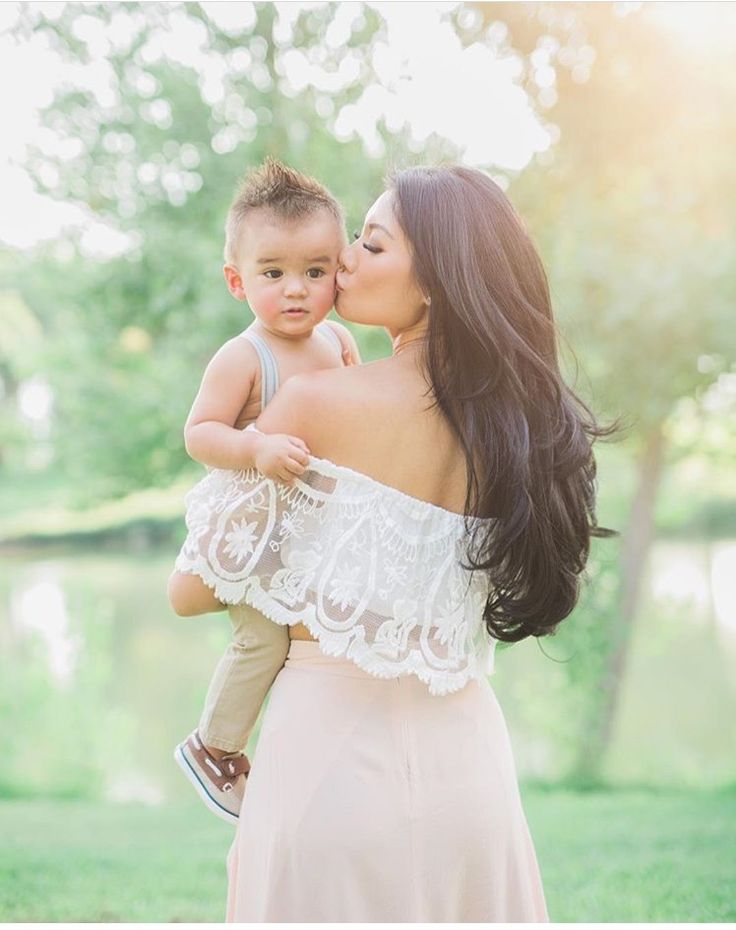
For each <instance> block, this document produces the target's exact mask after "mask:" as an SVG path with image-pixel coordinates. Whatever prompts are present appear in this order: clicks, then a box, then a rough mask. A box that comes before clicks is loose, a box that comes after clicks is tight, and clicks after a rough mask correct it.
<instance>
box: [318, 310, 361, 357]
mask: <svg viewBox="0 0 736 930" xmlns="http://www.w3.org/2000/svg"><path fill="white" fill-rule="evenodd" d="M325 322H326V323H327V324H328V326H331V327H332V329H333V330H334V331H335V332H336V333H337V336H338V338H339V340H340V343H341V345H342V360H343V362H344V363H345V364H346V365H360V364H361V363H362V360H361V357H360V350H359V349H358V343H357V342H356V341H355V337H354V336H353V334H352V333H351V332H350V330H349V329H348V328H347V326H345V325H343V324H342V323H338V322H337V320H325Z"/></svg>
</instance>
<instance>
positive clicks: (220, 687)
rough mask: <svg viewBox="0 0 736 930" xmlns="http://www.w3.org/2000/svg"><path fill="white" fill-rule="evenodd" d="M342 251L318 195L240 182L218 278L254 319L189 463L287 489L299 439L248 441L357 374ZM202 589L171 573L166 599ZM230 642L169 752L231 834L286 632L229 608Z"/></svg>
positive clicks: (192, 429) (208, 388)
mask: <svg viewBox="0 0 736 930" xmlns="http://www.w3.org/2000/svg"><path fill="white" fill-rule="evenodd" d="M344 245H345V231H344V221H343V214H342V210H341V208H340V206H339V204H338V203H337V201H336V200H335V199H334V197H333V196H332V195H331V194H330V193H329V192H328V191H327V190H326V189H325V188H324V187H322V185H321V184H319V183H318V182H317V181H315V180H314V179H312V178H309V177H306V176H305V175H302V174H300V173H299V172H297V171H294V170H292V169H290V168H287V167H285V166H284V165H281V164H279V163H278V162H276V161H273V160H272V159H267V160H266V162H265V163H264V164H263V166H262V167H261V168H259V169H257V170H255V171H253V172H252V173H251V174H250V175H248V176H247V178H246V180H245V182H244V184H243V186H242V188H241V189H240V191H239V193H238V195H237V196H236V198H235V200H234V201H233V204H232V206H231V207H230V211H229V213H228V217H227V224H226V241H225V266H224V274H225V280H226V282H227V286H228V289H229V291H230V293H231V294H232V295H233V297H235V298H236V299H237V300H247V301H248V303H249V305H250V308H251V310H252V311H253V314H254V316H255V320H254V321H253V323H252V324H251V325H250V326H249V327H248V328H247V329H246V330H245V331H244V332H242V333H240V334H239V335H238V336H236V337H235V338H233V339H231V340H230V341H229V342H227V343H225V345H224V346H222V347H221V348H220V349H219V350H218V351H217V352H216V353H215V355H214V357H213V358H212V360H211V361H210V363H209V365H208V366H207V369H206V371H205V373H204V377H203V379H202V384H201V386H200V389H199V392H198V394H197V396H196V398H195V400H194V404H193V406H192V409H191V411H190V413H189V417H188V419H187V422H186V426H185V429H184V436H185V442H186V448H187V452H188V453H189V455H190V456H191V457H192V458H194V459H196V460H197V461H198V462H202V463H203V464H204V465H207V466H210V467H215V468H227V469H236V470H239V469H244V468H256V469H258V471H260V472H262V473H263V474H264V475H266V477H268V478H272V479H274V480H277V481H283V482H291V481H293V479H294V478H295V477H298V476H299V475H300V474H302V472H303V471H304V469H305V466H307V465H308V463H309V449H308V448H307V446H306V444H305V443H304V442H303V441H302V440H301V439H299V437H297V436H288V435H285V434H265V433H259V432H254V431H253V430H248V431H247V432H244V430H245V427H246V426H247V425H248V424H249V423H253V422H254V421H255V420H256V419H257V418H258V415H259V414H260V412H261V410H263V408H264V407H265V406H266V404H267V403H268V402H269V401H270V399H271V397H273V395H274V393H275V392H276V390H277V388H278V386H279V383H283V381H285V380H286V379H287V378H289V377H291V376H292V375H294V374H298V373H300V372H305V371H312V370H315V369H321V368H336V367H339V366H341V365H344V364H359V363H360V355H359V352H358V347H357V345H356V342H355V339H354V338H353V336H352V335H351V333H350V331H349V330H348V329H347V328H346V327H345V326H343V325H342V324H341V323H337V322H334V321H332V320H329V321H328V320H325V317H326V316H327V314H328V313H329V311H330V309H331V308H332V305H333V302H334V297H335V273H336V271H337V260H338V255H339V253H340V251H341V250H342V248H343V247H344ZM192 583H194V584H200V579H199V578H196V577H194V576H192V575H187V574H181V573H179V572H177V571H175V572H174V573H173V574H172V576H171V578H170V580H169V598H170V600H171V601H172V604H174V605H175V606H176V602H177V593H178V592H182V591H184V590H185V589H186V588H187V586H188V585H191V584H192ZM229 614H230V619H231V622H232V625H233V639H232V642H231V644H230V646H229V647H228V649H227V651H226V652H225V654H224V655H223V657H222V659H221V660H220V663H219V664H218V666H217V668H216V670H215V673H214V676H213V678H212V681H211V682H210V686H209V690H208V692H207V698H206V701H205V708H204V712H203V714H202V717H201V720H200V722H199V727H198V729H196V730H195V731H194V732H193V733H191V734H190V735H189V736H188V737H187V739H185V740H184V741H183V742H182V743H180V744H179V745H178V746H177V747H176V750H175V758H176V761H177V762H178V763H179V765H180V766H181V768H182V770H183V771H184V773H185V775H186V776H187V777H188V778H189V780H190V781H191V782H192V784H193V785H194V787H195V788H196V789H197V791H198V793H199V794H200V797H201V798H202V800H203V801H204V802H205V804H206V805H207V806H208V807H209V808H210V810H212V811H213V812H214V813H216V814H217V815H218V816H220V817H222V818H223V819H224V820H228V821H230V822H234V823H237V820H238V816H239V812H240V805H241V802H242V799H243V794H244V791H245V779H246V777H247V774H248V771H249V770H250V764H249V762H248V759H247V757H246V756H245V755H244V753H243V749H244V748H245V745H246V742H247V740H248V736H249V735H250V732H251V730H252V728H253V725H254V724H255V721H256V719H257V717H258V712H259V710H260V707H261V704H262V702H263V699H264V697H265V695H266V693H267V691H268V689H269V688H270V686H271V684H272V682H273V680H274V678H275V677H276V674H277V673H278V671H279V669H280V668H281V666H282V665H283V664H284V661H285V658H286V653H287V651H288V648H289V634H288V629H287V627H285V626H280V625H278V624H276V623H273V622H272V621H271V620H269V619H267V618H266V617H264V616H263V615H262V614H260V613H259V612H258V611H256V610H254V609H253V608H252V607H249V606H247V605H237V606H234V607H230V608H229Z"/></svg>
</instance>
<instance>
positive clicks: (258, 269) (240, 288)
mask: <svg viewBox="0 0 736 930" xmlns="http://www.w3.org/2000/svg"><path fill="white" fill-rule="evenodd" d="M344 245H345V231H344V230H343V228H342V225H341V224H340V223H339V222H338V221H337V220H336V219H335V217H334V216H333V215H332V214H331V213H330V212H329V211H328V210H318V211H316V212H315V213H313V214H310V215H309V216H305V217H303V218H300V219H298V220H292V221H285V220H283V219H281V218H280V217H278V216H275V215H274V214H273V213H272V212H271V211H269V210H255V211H253V213H251V214H250V215H249V216H247V217H246V218H245V221H244V222H243V225H242V228H241V233H240V240H239V242H238V248H237V266H235V265H225V269H224V270H225V279H226V280H227V284H228V288H229V290H230V293H231V294H232V295H233V296H234V297H236V298H238V299H239V300H247V301H248V303H249V304H250V307H251V310H252V311H253V313H254V314H255V315H256V316H257V317H258V319H259V320H260V321H261V323H263V325H264V326H266V328H267V329H270V330H273V331H274V332H278V333H279V334H281V335H293V336H299V335H302V334H304V333H308V332H309V331H310V330H311V329H312V328H313V327H315V326H316V325H317V324H318V323H321V322H322V320H323V319H324V318H325V317H326V316H327V314H328V313H329V311H330V310H331V308H332V306H333V304H334V302H335V273H336V271H337V258H338V255H339V254H340V251H341V250H342V248H343V247H344Z"/></svg>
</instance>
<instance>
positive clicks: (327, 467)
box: [245, 423, 498, 525]
mask: <svg viewBox="0 0 736 930" xmlns="http://www.w3.org/2000/svg"><path fill="white" fill-rule="evenodd" d="M245 429H254V430H255V431H256V432H257V433H262V432H263V430H260V429H258V427H257V426H256V425H255V423H249V424H248V426H246V427H245ZM309 458H310V460H311V462H317V463H318V464H319V465H320V466H321V467H322V468H323V470H324V471H327V472H332V475H331V477H339V476H340V475H344V476H345V477H347V478H350V479H351V480H353V481H355V480H357V481H364V482H366V484H370V485H373V486H374V487H377V488H380V489H381V490H382V491H385V492H387V493H388V494H391V495H396V497H397V499H398V498H403V499H404V500H405V501H409V502H410V503H412V504H414V505H418V506H420V507H426V508H427V510H429V511H436V512H437V513H440V514H443V515H444V516H445V517H447V518H453V519H455V520H456V521H458V522H459V521H461V520H462V521H463V522H464V521H465V520H468V521H469V522H470V523H472V524H476V523H477V524H481V525H482V524H491V523H493V522H494V521H495V520H497V519H498V518H497V517H476V516H473V515H472V514H468V515H467V516H466V515H465V514H462V513H458V512H457V511H455V510H448V509H447V508H446V507H440V506H439V504H433V503H432V502H431V501H425V500H422V498H421V497H414V496H413V495H412V494H407V493H406V491H401V490H399V488H395V487H394V486H393V485H390V484H384V482H383V481H379V480H378V479H377V478H373V477H371V475H367V474H366V473H365V472H362V471H356V470H355V469H354V468H350V467H349V466H348V465H338V464H337V462H333V461H332V460H331V459H323V458H320V457H319V456H317V455H311V454H310V456H309Z"/></svg>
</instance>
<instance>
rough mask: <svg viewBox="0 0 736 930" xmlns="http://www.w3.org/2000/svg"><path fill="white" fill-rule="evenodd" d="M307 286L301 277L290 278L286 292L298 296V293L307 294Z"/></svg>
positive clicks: (285, 288)
mask: <svg viewBox="0 0 736 930" xmlns="http://www.w3.org/2000/svg"><path fill="white" fill-rule="evenodd" d="M306 293H307V287H306V284H305V283H304V281H302V279H301V277H296V278H288V279H287V281H286V285H285V287H284V294H286V295H288V296H290V297H291V296H297V295H298V294H306Z"/></svg>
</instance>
